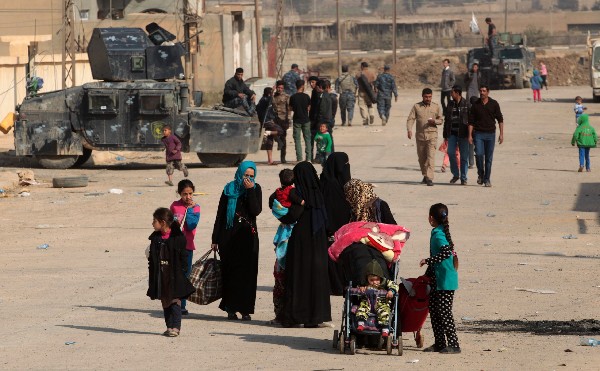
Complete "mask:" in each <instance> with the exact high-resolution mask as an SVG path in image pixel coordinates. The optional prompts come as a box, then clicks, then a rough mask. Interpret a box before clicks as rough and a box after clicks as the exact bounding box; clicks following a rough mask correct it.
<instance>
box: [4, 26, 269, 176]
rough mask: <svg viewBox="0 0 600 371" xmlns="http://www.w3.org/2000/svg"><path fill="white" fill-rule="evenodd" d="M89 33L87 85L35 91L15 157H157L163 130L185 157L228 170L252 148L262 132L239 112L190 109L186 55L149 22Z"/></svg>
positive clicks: (52, 161)
mask: <svg viewBox="0 0 600 371" xmlns="http://www.w3.org/2000/svg"><path fill="white" fill-rule="evenodd" d="M146 29H147V30H148V32H149V33H146V32H145V31H144V30H142V29H141V28H96V29H94V31H93V33H92V37H91V40H90V43H89V46H88V56H89V60H90V67H91V70H92V76H93V78H94V79H97V80H101V81H95V82H90V83H87V84H83V85H81V86H76V87H72V88H68V89H64V90H59V91H53V92H48V93H38V94H37V95H36V96H33V97H28V98H26V99H25V100H24V101H23V102H22V103H21V104H20V105H19V106H18V107H17V119H16V121H15V127H14V130H15V150H16V155H17V156H35V157H36V158H37V159H38V160H39V163H40V164H41V166H43V167H45V168H52V169H66V168H69V167H73V166H78V165H81V164H83V163H84V162H86V161H87V160H88V159H89V158H90V156H91V154H92V151H94V150H105V151H106V150H127V151H138V150H141V151H160V150H162V149H163V145H162V142H161V138H162V128H163V126H165V125H170V126H171V127H172V131H173V133H174V134H175V135H177V137H179V139H180V140H181V143H182V147H183V151H184V152H190V151H192V152H196V153H197V154H198V158H199V159H200V160H201V161H202V162H203V163H205V164H207V165H209V166H210V165H222V166H223V165H224V166H235V165H237V164H239V163H240V162H241V161H242V160H243V159H244V158H245V157H246V155H247V154H248V153H254V152H256V151H257V150H258V146H259V143H260V140H261V126H260V123H259V122H258V119H257V118H256V117H250V116H248V115H247V114H246V113H245V112H243V111H238V110H232V109H228V108H221V107H215V108H212V109H205V108H198V107H190V104H189V88H188V85H187V84H186V83H185V81H183V80H181V78H182V77H183V72H184V71H183V65H182V62H181V57H182V56H183V54H184V53H185V50H184V48H183V47H182V45H181V44H179V43H175V44H174V43H172V42H171V41H172V40H173V39H174V38H175V37H174V36H173V35H172V34H170V33H169V32H167V31H166V30H164V29H162V28H160V27H159V26H158V25H156V24H151V25H149V26H148V27H147V28H146Z"/></svg>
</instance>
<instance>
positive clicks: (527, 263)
mask: <svg viewBox="0 0 600 371" xmlns="http://www.w3.org/2000/svg"><path fill="white" fill-rule="evenodd" d="M517 265H529V263H518V264H517Z"/></svg>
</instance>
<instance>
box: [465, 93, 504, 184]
mask: <svg viewBox="0 0 600 371" xmlns="http://www.w3.org/2000/svg"><path fill="white" fill-rule="evenodd" d="M489 93H490V89H489V88H488V87H487V86H486V85H481V87H480V88H479V95H480V98H479V99H478V100H477V101H475V102H474V103H473V105H472V106H471V114H470V115H469V143H471V144H473V142H474V143H475V162H476V164H477V174H478V177H477V184H480V185H481V184H484V185H485V186H486V187H491V186H492V183H491V182H490V175H491V173H492V159H493V157H494V145H495V142H496V121H498V128H499V129H500V136H499V137H498V144H502V142H504V118H503V117H502V112H501V111H500V105H499V104H498V102H497V101H495V100H494V99H492V98H490V97H489Z"/></svg>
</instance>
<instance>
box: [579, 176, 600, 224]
mask: <svg viewBox="0 0 600 371" xmlns="http://www.w3.org/2000/svg"><path fill="white" fill-rule="evenodd" d="M599 210H600V183H581V185H580V186H579V192H577V200H576V201H575V205H574V206H573V211H582V212H595V213H596V217H595V219H585V218H578V219H577V225H578V226H579V233H582V234H588V233H589V234H600V211H599Z"/></svg>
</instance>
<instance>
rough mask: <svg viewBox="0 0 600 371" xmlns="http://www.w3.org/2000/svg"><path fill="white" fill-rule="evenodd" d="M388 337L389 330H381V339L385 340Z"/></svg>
mask: <svg viewBox="0 0 600 371" xmlns="http://www.w3.org/2000/svg"><path fill="white" fill-rule="evenodd" d="M388 336H390V329H389V328H383V329H381V337H382V338H386V337H388Z"/></svg>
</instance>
